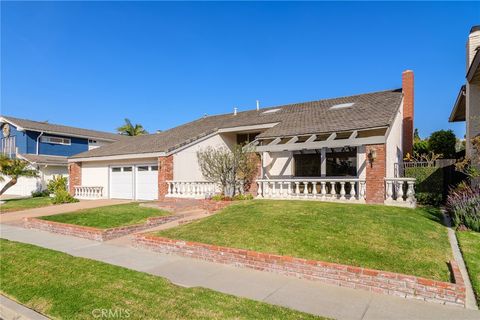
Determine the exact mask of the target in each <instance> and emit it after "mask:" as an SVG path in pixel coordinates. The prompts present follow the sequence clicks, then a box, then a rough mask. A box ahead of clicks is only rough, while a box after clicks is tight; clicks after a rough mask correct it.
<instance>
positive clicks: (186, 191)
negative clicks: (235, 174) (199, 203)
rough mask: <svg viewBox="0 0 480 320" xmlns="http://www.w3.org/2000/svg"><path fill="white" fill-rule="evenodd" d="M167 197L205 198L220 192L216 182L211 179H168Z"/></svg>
mask: <svg viewBox="0 0 480 320" xmlns="http://www.w3.org/2000/svg"><path fill="white" fill-rule="evenodd" d="M167 184H168V190H167V194H166V197H172V198H192V199H205V198H208V197H211V196H213V195H214V194H215V193H217V192H219V191H220V190H218V187H217V185H216V184H215V183H213V182H209V181H167Z"/></svg>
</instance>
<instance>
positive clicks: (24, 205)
mask: <svg viewBox="0 0 480 320" xmlns="http://www.w3.org/2000/svg"><path fill="white" fill-rule="evenodd" d="M3 201H5V203H3V204H1V205H0V211H1V212H2V213H5V212H12V211H19V210H26V209H32V208H40V207H46V206H50V205H52V199H51V198H50V197H35V198H26V199H11V200H3Z"/></svg>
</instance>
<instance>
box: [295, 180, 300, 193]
mask: <svg viewBox="0 0 480 320" xmlns="http://www.w3.org/2000/svg"><path fill="white" fill-rule="evenodd" d="M295 195H296V196H297V197H298V196H299V195H300V182H295Z"/></svg>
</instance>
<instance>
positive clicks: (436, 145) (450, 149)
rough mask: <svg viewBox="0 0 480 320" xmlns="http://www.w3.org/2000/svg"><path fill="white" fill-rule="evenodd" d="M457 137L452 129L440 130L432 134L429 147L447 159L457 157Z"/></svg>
mask: <svg viewBox="0 0 480 320" xmlns="http://www.w3.org/2000/svg"><path fill="white" fill-rule="evenodd" d="M456 143H457V138H456V137H455V133H453V131H452V130H439V131H435V132H433V133H432V134H431V135H430V138H429V139H428V148H429V150H430V151H433V152H435V153H440V154H442V155H443V157H444V158H446V159H451V158H455V153H456V152H455V144H456Z"/></svg>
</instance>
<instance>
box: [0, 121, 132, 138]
mask: <svg viewBox="0 0 480 320" xmlns="http://www.w3.org/2000/svg"><path fill="white" fill-rule="evenodd" d="M2 117H3V118H4V119H5V120H7V121H10V122H12V123H14V124H16V125H19V126H20V127H22V128H24V129H28V130H33V131H46V132H50V133H56V134H59V135H67V136H68V135H73V136H81V137H88V138H94V139H105V140H109V141H119V140H126V139H128V137H127V136H123V135H120V134H116V133H111V132H104V131H97V130H89V129H82V128H76V127H70V126H64V125H60V124H54V123H49V122H40V121H33V120H27V119H20V118H15V117H10V116H2Z"/></svg>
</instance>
